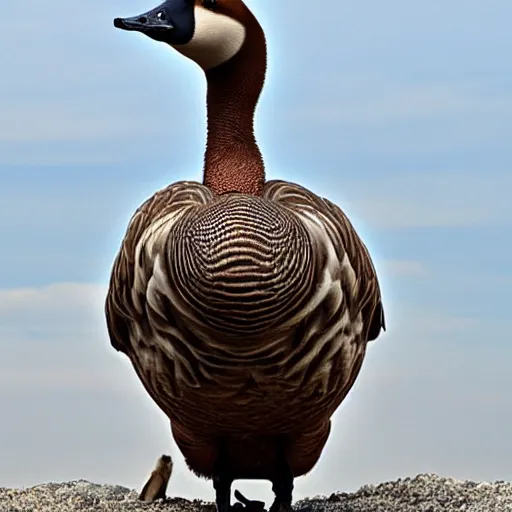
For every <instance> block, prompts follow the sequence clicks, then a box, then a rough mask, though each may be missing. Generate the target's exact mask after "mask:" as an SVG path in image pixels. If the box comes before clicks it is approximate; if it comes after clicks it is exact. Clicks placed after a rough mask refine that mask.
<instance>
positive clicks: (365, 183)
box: [312, 168, 512, 229]
mask: <svg viewBox="0 0 512 512" xmlns="http://www.w3.org/2000/svg"><path fill="white" fill-rule="evenodd" d="M333 175H334V173H331V174H330V176H331V177H332V176H333ZM331 179H332V178H331ZM338 179H339V178H338ZM319 180H321V181H320V182H319V181H318V180H317V181H316V189H317V190H318V191H319V192H318V193H320V194H322V195H325V194H327V193H329V197H330V199H331V200H334V201H335V202H337V204H339V205H340V206H341V207H344V208H347V210H348V211H352V212H353V214H354V216H355V217H356V218H358V219H359V218H360V219H362V220H363V219H364V222H365V224H369V225H371V226H372V227H374V228H377V229H379V228H380V229H408V228H435V227H437V228H462V227H479V226H491V225H495V226H496V225H498V226H500V225H508V224H509V223H510V222H511V221H512V206H511V205H510V202H509V200H508V190H510V187H511V186H512V175H511V174H510V172H500V171H498V172H493V171H489V172H486V173H483V172H482V173H480V172H475V171H470V170H467V171H466V170H455V171H453V170H446V171H443V170H439V169H437V170H431V171H429V170H415V169H414V168H413V169H410V170H407V171H402V172H388V173H386V174H385V175H380V176H379V175H377V176H372V179H368V178H367V177H366V176H365V177H364V178H363V179H361V178H357V176H356V177H354V179H352V180H351V183H350V192H349V193H346V194H347V197H346V198H343V197H336V196H337V194H336V192H333V191H332V184H331V185H330V188H328V187H329V185H328V183H327V180H326V179H325V178H319ZM312 184H313V183H312ZM329 191H330V192H329Z"/></svg>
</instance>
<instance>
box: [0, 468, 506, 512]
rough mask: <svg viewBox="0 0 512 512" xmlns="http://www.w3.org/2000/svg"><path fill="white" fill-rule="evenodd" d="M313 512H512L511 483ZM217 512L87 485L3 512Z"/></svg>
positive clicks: (17, 495)
mask: <svg viewBox="0 0 512 512" xmlns="http://www.w3.org/2000/svg"><path fill="white" fill-rule="evenodd" d="M304 507H307V509H308V510H309V511H311V512H324V511H325V512H438V511H439V512H453V511H464V512H512V483H505V482H494V483H475V482H467V481H460V480H454V479H450V478H442V477H439V476H436V475H419V476H417V477H415V478H406V479H400V480H397V481H395V482H387V483H383V484H379V485H368V486H365V487H362V488H361V489H360V490H359V491H357V492H355V493H352V494H348V493H339V494H332V495H331V496H329V497H315V498H310V499H306V500H301V501H299V502H297V503H296V505H295V507H294V508H295V509H300V508H304ZM83 510H87V511H91V512H102V511H111V512H121V511H123V512H124V511H145V512H152V511H160V512H214V511H215V507H214V506H213V504H211V503H204V502H201V501H188V500H184V499H181V498H171V499H168V500H165V501H163V500H160V501H158V502H154V503H152V504H145V503H141V502H139V501H138V500H137V492H136V491H133V490H130V489H126V488H125V487H120V486H112V485H97V484H92V483H90V482H86V481H83V480H80V481H74V482H68V483H62V484H43V485H38V486H36V487H31V488H28V489H5V488H0V512H32V511H34V512H35V511H37V512H68V511H69V512H71V511H83Z"/></svg>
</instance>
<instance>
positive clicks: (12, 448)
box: [0, 0, 512, 498]
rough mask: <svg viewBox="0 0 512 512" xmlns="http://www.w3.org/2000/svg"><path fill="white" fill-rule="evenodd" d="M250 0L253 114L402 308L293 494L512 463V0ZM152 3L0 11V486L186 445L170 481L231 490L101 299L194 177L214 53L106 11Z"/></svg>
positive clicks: (106, 467) (132, 482)
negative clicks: (199, 58)
mask: <svg viewBox="0 0 512 512" xmlns="http://www.w3.org/2000/svg"><path fill="white" fill-rule="evenodd" d="M248 4H249V5H250V7H251V8H252V9H253V11H254V12H255V14H256V15H257V16H258V18H259V19H260V20H261V23H262V25H263V26H264V28H265V30H266V33H267V39H268V45H269V58H270V61H269V74H268V79H267V84H266V88H265V91H264V93H263V96H262V100H261V103H260V108H259V109H258V113H257V116H258V117H257V123H256V127H257V135H258V139H259V141H260V143H261V147H262V150H263V153H264V155H265V159H266V163H267V170H268V177H270V178H284V179H288V180H291V181H295V182H299V183H301V184H304V185H306V186H308V187H309V188H311V189H312V190H313V191H314V192H316V193H319V194H322V195H325V196H327V197H329V198H330V199H331V200H333V201H335V202H336V203H337V204H339V205H340V206H341V207H342V208H344V210H345V211H346V212H347V214H348V215H349V216H350V217H351V219H353V221H354V223H355V225H356V226H357V227H358V229H359V230H360V232H361V234H362V236H363V237H364V239H365V241H366V242H367V244H368V245H369V247H370V249H371V251H372V254H373V255H374V259H375V262H376V265H377V268H378V270H379V274H380V276H381V280H382V285H383V293H384V298H385V301H386V302H385V305H386V309H387V312H388V324H389V330H388V332H387V333H386V334H385V335H384V336H383V337H382V339H379V340H378V341H377V342H376V343H374V344H372V345H371V347H370V349H369V354H368V358H367V361H366V364H365V365H364V367H363V371H362V373H361V376H360V378H359V380H358V382H357V385H356V387H355V388H354V391H353V393H352V394H351V396H350V398H349V399H348V400H347V402H346V403H345V404H344V405H343V406H342V408H341V409H340V411H339V413H338V414H337V415H336V417H335V424H334V429H333V433H332V435H331V439H330V441H329V444H328V446H327V448H326V451H325V454H324V456H323V457H322V459H321V461H320V462H319V464H318V466H317V467H316V468H315V470H314V472H313V473H312V474H311V475H309V476H308V477H306V478H303V479H300V480H299V481H298V482H297V495H298V496H300V495H304V494H317V493H329V492H332V491H335V490H350V489H354V488H356V487H358V486H360V485H362V484H364V483H368V482H377V481H380V480H385V479H392V478H396V477H398V476H406V475H413V474H416V473H418V472H424V471H435V472H438V473H441V474H444V475H448V476H455V477H468V478H474V479H512V469H511V468H510V460H511V459H512V443H511V442H510V435H509V432H510V431H511V430H512V413H511V411H512V398H511V396H512V393H511V392H510V391H511V389H512V372H511V369H512V343H511V341H512V339H511V338H512V335H511V332H512V321H511V320H510V314H509V309H510V307H511V305H512V300H511V298H510V291H509V290H510V286H511V285H512V271H511V269H510V266H509V264H510V261H511V260H512V238H511V237H510V230H511V227H512V205H511V203H510V202H509V197H510V195H511V189H512V172H511V171H512V145H511V142H510V141H511V140H512V60H511V59H510V51H511V48H512V33H511V31H510V20H511V19H512V4H511V3H510V1H509V0H491V1H488V2H483V1H476V0H465V1H462V0H453V1H452V2H449V3H447V2H444V1H441V0H434V1H431V2H429V3H428V4H421V5H420V4H418V3H417V2H408V1H406V0H390V1H388V2H381V1H380V0H366V1H360V2H345V1H334V0H329V1H325V2H316V3H313V2H311V1H309V2H308V1H305V0H293V1H291V0H280V1H279V2H276V1H275V0H252V1H248ZM154 5H156V4H152V3H151V2H150V1H148V0H123V1H121V0H111V1H109V2H104V1H101V2H100V1H99V0H93V1H90V2H86V3H82V4H80V5H77V4H75V3H73V2H68V1H64V0H54V1H52V2H45V3H43V2H36V1H35V0H27V1H25V2H22V3H18V2H11V3H9V4H6V5H5V6H3V7H2V17H1V18H0V67H1V69H2V78H1V80H0V113H1V114H0V239H1V240H2V243H1V249H0V352H1V354H2V355H1V358H0V384H1V385H0V397H1V403H2V421H1V422H0V453H1V454H2V457H1V458H0V486H2V485H6V486H27V485H32V484H35V483H39V482H44V481H49V480H69V479H72V478H87V479H89V480H93V481H97V482H112V483H119V484H123V485H127V486H131V487H133V486H135V487H140V486H141V485H142V483H143V480H144V478H145V477H146V474H147V472H148V471H149V470H150V469H151V466H152V464H153V462H154V460H156V457H157V456H158V455H159V454H160V453H163V452H168V451H171V453H172V454H173V455H175V458H176V464H177V469H176V474H175V476H174V477H173V479H172V481H171V484H170V487H169V493H170V494H171V495H184V496H187V497H194V496H198V497H204V498H212V497H213V492H212V491H211V489H210V485H209V484H208V483H206V482H203V481H199V480H197V479H196V478H195V477H193V476H192V475H191V474H190V473H188V472H187V470H186V469H185V468H184V466H183V462H182V460H181V458H180V456H179V454H178V452H177V450H176V449H175V448H174V446H173V445H171V441H170V434H169V429H168V425H167V421H166V419H165V417H163V415H162V414H161V413H160V412H159V410H158V409H157V408H156V406H155V405H153V403H152V402H151V400H150V399H149V398H148V397H147V396H146V394H145V393H144V392H143V390H142V388H141V386H140V384H139V383H138V380H137V379H136V377H135V376H134V374H133V371H132V370H131V368H130V367H129V365H128V363H127V361H126V360H125V359H124V358H123V357H122V356H121V355H119V354H117V353H116V352H115V351H114V350H113V349H111V348H110V346H109V344H108V340H107V338H106V334H105V326H104V320H103V314H102V307H103V299H104V294H105V286H106V282H107V279H108V275H109V272H110V266H111V264H112V261H113V258H114V256H115V253H116V251H117V248H118V246H119V243H120V240H121V237H122V235H123V233H124V229H125V227H126V225H127V222H128V219H129V217H130V216H131V214H132V213H133V211H134V210H135V208H136V207H137V206H138V205H139V204H140V202H142V201H143V200H144V199H145V198H146V197H148V196H149V195H151V194H152V193H153V192H155V191H156V190H157V189H158V188H160V187H162V186H164V185H166V184H167V183H169V182H172V181H176V180H179V179H184V178H190V179H200V170H201V162H202V149H203V144H204V130H205V119H204V113H205V112H204V92H205V83H204V79H203V77H202V75H201V72H200V71H199V69H198V68H196V67H195V66H194V65H193V64H192V63H190V62H188V61H187V60H185V59H184V58H183V57H181V56H179V55H178V54H177V53H175V52H173V51H171V50H170V49H168V48H166V47H165V46H163V45H159V44H157V43H155V42H153V41H150V40H149V39H147V38H144V37H143V36H141V35H138V34H133V33H130V34H128V33H124V32H121V31H118V30H115V29H114V28H113V26H112V19H113V17H115V16H124V15H133V14H137V13H138V12H142V11H144V10H147V9H149V8H151V7H153V6H154ZM252 487H253V488H254V489H256V488H257V489H260V488H264V489H265V493H266V494H264V496H265V497H268V496H270V493H269V491H268V487H267V486H266V485H264V486H261V485H260V486H254V485H253V486H252ZM245 488H246V489H247V485H246V486H245ZM249 492H250V491H249ZM252 492H253V493H254V492H255V491H252Z"/></svg>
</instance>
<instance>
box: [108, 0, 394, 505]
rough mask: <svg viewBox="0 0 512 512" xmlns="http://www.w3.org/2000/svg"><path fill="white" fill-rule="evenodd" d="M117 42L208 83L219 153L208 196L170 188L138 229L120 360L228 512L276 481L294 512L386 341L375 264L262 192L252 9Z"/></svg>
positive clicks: (281, 186) (310, 199) (298, 209)
mask: <svg viewBox="0 0 512 512" xmlns="http://www.w3.org/2000/svg"><path fill="white" fill-rule="evenodd" d="M114 26H115V27H117V28H119V29H123V30H128V31H137V32H140V33H142V34H145V35H146V36H148V37H149V38H151V39H153V40H156V41H158V42H161V43H164V44H166V45H168V46H170V47H172V48H174V49H175V50H177V51H178V52H179V53H180V54H182V55H183V56H185V57H186V58H188V59H189V60H192V61H193V62H195V63H196V64H197V65H198V66H199V67H200V68H201V69H202V71H203V72H204V75H205V77H206V81H207V98H206V100H207V136H206V138H207V141H206V150H205V153H204V169H203V181H202V183H199V182H195V181H179V182H175V183H172V184H170V185H169V186H167V187H165V188H163V189H162V190H160V191H158V192H156V193H155V194H154V195H153V196H152V197H150V198H149V199H147V200H146V201H145V202H144V203H143V204H142V205H141V206H140V207H139V208H138V209H137V210H136V212H135V213H134V215H133V216H132V218H131V220H130V221H129V224H128V227H127V230H126V233H125V236H124V239H123V240H122V243H121V247H120V249H119V252H118V253H117V256H116V258H115V260H114V263H113V268H112V273H111V278H110V284H109V288H108V292H107V297H106V303H105V312H106V319H107V327H108V333H109V337H110V341H111V345H112V346H113V347H114V348H115V349H116V350H118V351H120V352H122V353H124V354H125V355H126V356H127V357H128V358H129V360H130V361H131V364H132V366H133V368H134V370H135V372H136V374H137V375H138V377H139V379H140V380H141V382H142V384H143V386H144V387H145V389H146V391H147V393H148V394H149V395H150V397H151V398H152V399H153V400H154V402H155V403H156V404H157V405H158V406H159V407H160V409H161V410H162V411H163V412H164V413H165V415H166V416H167V417H168V418H169V420H170V426H171V432H172V436H173V438H174V440H175V442H176V445H177V447H178V448H179V450H180V452H181V453H182V455H183V457H184V459H185V461H186V464H187V465H188V467H189V468H190V470H191V471H192V472H193V473H195V474H196V475H197V476H199V477H204V478H207V479H210V480H212V481H213V487H214V490H215V502H216V507H217V511H218V512H228V511H230V510H233V508H234V507H235V506H231V487H232V484H233V482H234V481H235V480H238V479H256V480H268V481H270V482H271V483H272V490H273V493H274V495H275V499H274V502H273V503H272V505H271V506H270V509H269V510H270V512H281V511H289V510H291V506H292V497H293V487H294V480H295V478H297V477H299V476H302V475H305V474H307V473H308V472H310V471H311V470H312V468H313V467H314V466H315V465H316V463H317V462H318V460H319V458H320V455H321V453H322V451H323V449H324V446H325V443H326V441H327V439H328V437H329V434H330V430H331V417H332V415H333V413H334V412H335V411H336V409H337V408H338V406H339V405H340V404H341V402H342V401H343V399H344V398H345V397H346V396H347V394H348V392H349V391H350V389H351V388H352V386H353V384H354V381H355V380H356V378H357V376H358V374H359V372H360V369H361V365H362V362H363V358H364V357H365V353H366V346H367V344H368V343H369V342H370V341H373V340H375V339H376V338H377V337H378V336H379V334H380V333H381V331H383V330H385V322H384V310H383V305H382V300H381V292H380V287H379V282H378V278H377V275H376V271H375V268H374V265H373V263H372V260H371V257H370V254H369V251H368V250H367V248H366V246H365V244H364V243H363V241H362V240H361V238H360V237H359V236H358V234H357V233H356V231H355V229H354V227H353V226H352V224H351V222H350V221H349V219H348V218H347V216H346V215H345V214H344V213H343V211H342V210H341V209H340V208H339V207H338V206H336V205H335V204H333V203H332V202H330V201H329V200H328V199H324V198H322V197H320V196H318V195H316V194H315V193H313V192H311V191H309V190H307V189H306V188H304V187H302V186H301V185H299V184H295V183H290V182H287V181H283V180H266V179H265V166H264V162H263V158H262V155H261V152H260V150H259V147H258V144H257V142H256V138H255V135H254V129H253V121H254V115H255V110H256V106H257V103H258V100H259V97H260V94H261V91H262V88H263V84H264V80H265V74H266V59H267V51H266V41H265V35H264V32H263V29H262V27H261V25H260V24H259V22H258V21H257V20H256V18H255V16H254V15H253V14H252V12H251V11H250V9H249V8H248V7H247V6H246V5H245V4H244V3H243V2H242V0H195V1H194V0H167V1H165V2H164V3H162V4H161V5H159V6H158V7H156V8H154V9H152V10H150V11H148V12H146V13H144V14H141V15H138V16H134V17H129V18H116V19H115V20H114ZM238 496H241V495H240V494H239V493H238Z"/></svg>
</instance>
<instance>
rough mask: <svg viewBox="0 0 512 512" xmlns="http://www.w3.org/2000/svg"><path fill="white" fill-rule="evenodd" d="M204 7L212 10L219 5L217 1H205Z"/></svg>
mask: <svg viewBox="0 0 512 512" xmlns="http://www.w3.org/2000/svg"><path fill="white" fill-rule="evenodd" d="M203 5H204V6H205V7H206V8H207V9H212V8H213V7H215V6H216V5H217V0H203Z"/></svg>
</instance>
